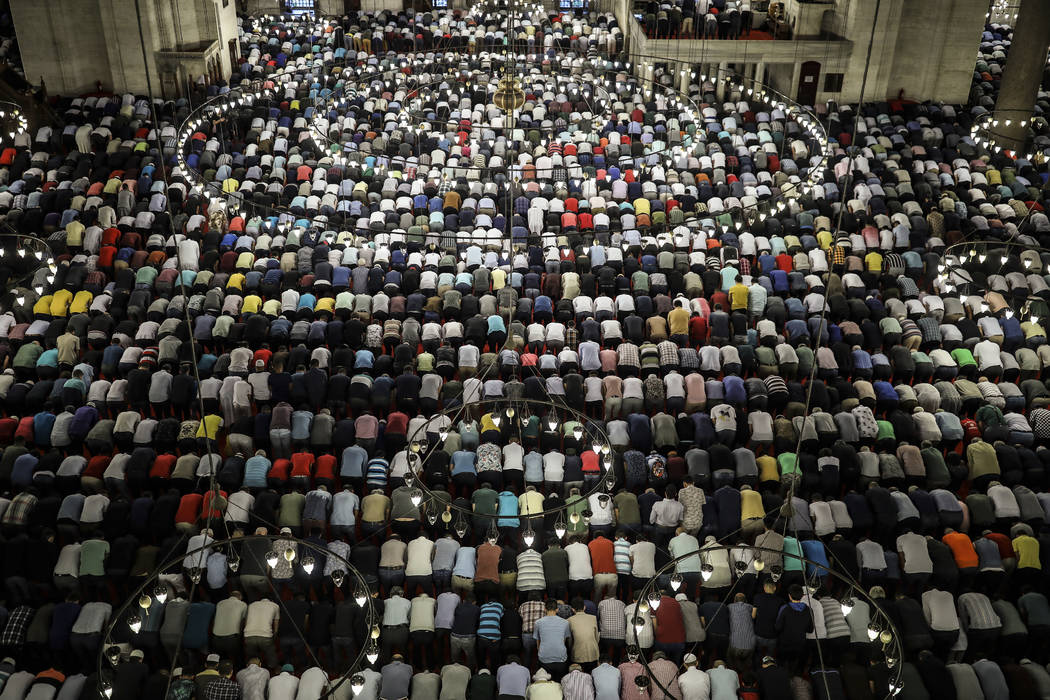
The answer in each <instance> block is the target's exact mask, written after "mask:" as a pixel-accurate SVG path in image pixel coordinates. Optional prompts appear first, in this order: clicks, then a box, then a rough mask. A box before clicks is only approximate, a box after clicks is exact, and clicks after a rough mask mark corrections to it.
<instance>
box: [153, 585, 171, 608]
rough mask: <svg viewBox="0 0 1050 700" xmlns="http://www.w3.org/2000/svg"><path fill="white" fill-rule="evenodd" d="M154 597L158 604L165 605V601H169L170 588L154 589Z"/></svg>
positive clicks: (160, 587)
mask: <svg viewBox="0 0 1050 700" xmlns="http://www.w3.org/2000/svg"><path fill="white" fill-rule="evenodd" d="M153 596H154V597H155V598H156V599H157V602H158V603H160V604H161V605H164V601H166V600H167V599H168V587H167V586H163V585H160V586H157V587H156V588H154V589H153Z"/></svg>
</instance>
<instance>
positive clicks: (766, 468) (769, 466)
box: [755, 455, 780, 481]
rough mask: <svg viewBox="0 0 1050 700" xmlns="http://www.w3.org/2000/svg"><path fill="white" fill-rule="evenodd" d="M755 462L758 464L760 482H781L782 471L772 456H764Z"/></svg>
mask: <svg viewBox="0 0 1050 700" xmlns="http://www.w3.org/2000/svg"><path fill="white" fill-rule="evenodd" d="M755 462H756V463H757V464H758V480H759V481H780V470H779V469H777V460H776V459H775V458H774V457H772V456H771V455H762V456H761V457H759V458H757V459H756V460H755Z"/></svg>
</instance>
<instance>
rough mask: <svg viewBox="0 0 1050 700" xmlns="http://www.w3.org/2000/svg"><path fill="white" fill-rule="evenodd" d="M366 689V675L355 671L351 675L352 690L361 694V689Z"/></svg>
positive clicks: (355, 693) (356, 693)
mask: <svg viewBox="0 0 1050 700" xmlns="http://www.w3.org/2000/svg"><path fill="white" fill-rule="evenodd" d="M364 689H365V677H364V676H362V675H361V674H360V673H355V674H354V675H352V676H351V677H350V690H352V691H354V695H360V694H361V691H362V690H364Z"/></svg>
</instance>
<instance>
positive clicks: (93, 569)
mask: <svg viewBox="0 0 1050 700" xmlns="http://www.w3.org/2000/svg"><path fill="white" fill-rule="evenodd" d="M107 554H109V542H106V541H105V540H85V541H84V542H83V544H81V545H80V572H79V575H80V576H105V575H106V568H105V563H106V555H107Z"/></svg>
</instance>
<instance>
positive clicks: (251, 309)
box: [241, 294, 262, 314]
mask: <svg viewBox="0 0 1050 700" xmlns="http://www.w3.org/2000/svg"><path fill="white" fill-rule="evenodd" d="M261 305H262V299H260V298H259V295H257V294H249V295H248V296H246V297H244V301H242V302H241V313H242V314H257V313H259V307H260V306H261Z"/></svg>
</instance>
